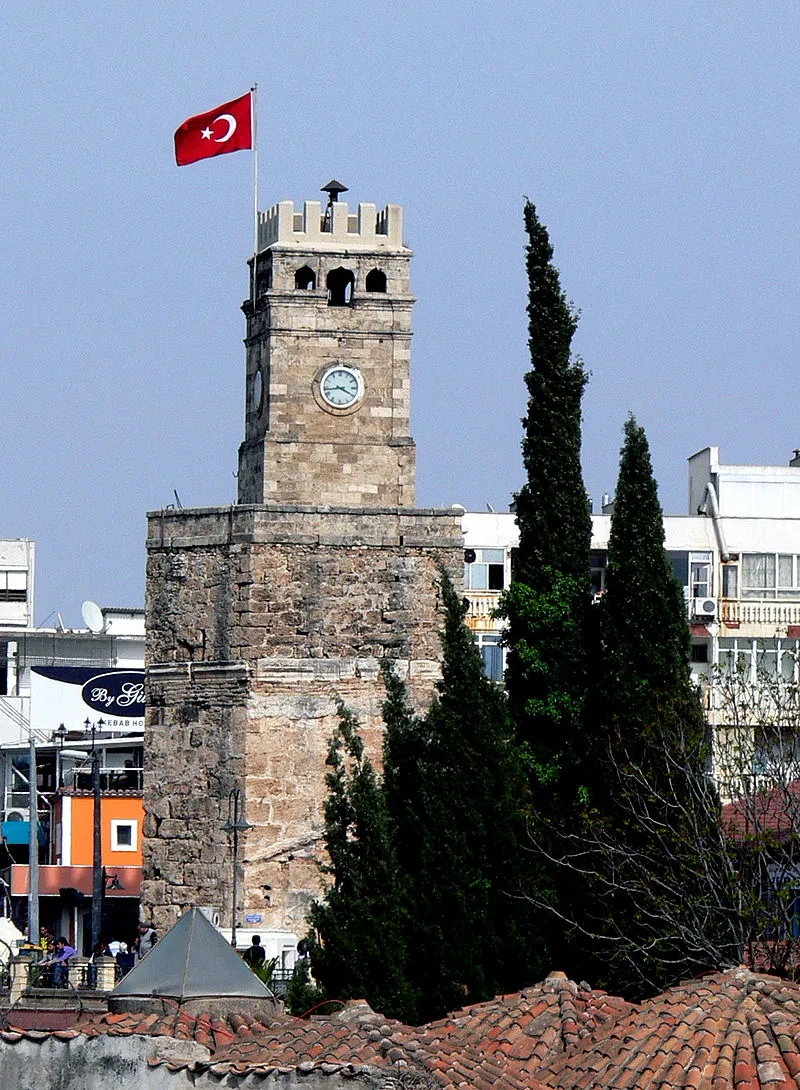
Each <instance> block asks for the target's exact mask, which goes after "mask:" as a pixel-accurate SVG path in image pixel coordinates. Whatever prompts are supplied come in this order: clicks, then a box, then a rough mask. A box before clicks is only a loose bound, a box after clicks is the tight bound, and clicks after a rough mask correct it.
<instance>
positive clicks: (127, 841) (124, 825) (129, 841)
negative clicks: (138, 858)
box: [111, 820, 139, 852]
mask: <svg viewBox="0 0 800 1090" xmlns="http://www.w3.org/2000/svg"><path fill="white" fill-rule="evenodd" d="M138 824H139V823H138V822H137V821H130V820H125V821H112V822H111V850H112V852H135V851H136V850H137V848H138V844H137V842H136V841H137V833H138V829H137V826H138Z"/></svg>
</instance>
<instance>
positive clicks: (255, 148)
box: [250, 83, 258, 306]
mask: <svg viewBox="0 0 800 1090" xmlns="http://www.w3.org/2000/svg"><path fill="white" fill-rule="evenodd" d="M250 96H251V104H252V111H253V114H252V122H253V306H255V304H256V275H257V273H258V109H257V98H258V84H257V83H254V84H253V86H252V87H251V88H250Z"/></svg>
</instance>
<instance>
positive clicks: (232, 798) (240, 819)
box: [222, 787, 252, 950]
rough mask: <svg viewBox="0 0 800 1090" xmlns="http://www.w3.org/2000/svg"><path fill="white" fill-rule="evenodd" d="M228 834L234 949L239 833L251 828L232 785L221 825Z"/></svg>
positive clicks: (236, 788) (234, 941) (237, 790)
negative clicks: (225, 814) (230, 859)
mask: <svg viewBox="0 0 800 1090" xmlns="http://www.w3.org/2000/svg"><path fill="white" fill-rule="evenodd" d="M222 828H223V831H224V832H226V833H227V834H228V836H232V837H233V895H232V899H231V900H232V904H231V946H232V947H233V948H234V950H235V949H236V871H237V868H238V866H239V833H243V832H244V831H245V830H246V829H251V828H252V826H251V825H250V822H249V821H246V820H245V816H244V799H243V798H242V792H241V789H240V788H238V787H234V789H233V791H231V793H230V794H229V795H228V820H227V821H226V822H225V824H224V825H223V826H222Z"/></svg>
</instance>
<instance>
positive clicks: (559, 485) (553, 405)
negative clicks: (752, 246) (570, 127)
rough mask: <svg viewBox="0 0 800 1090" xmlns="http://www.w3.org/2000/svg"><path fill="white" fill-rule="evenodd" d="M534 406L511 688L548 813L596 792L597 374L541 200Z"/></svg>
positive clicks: (532, 257) (503, 610)
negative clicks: (593, 469) (589, 437)
mask: <svg viewBox="0 0 800 1090" xmlns="http://www.w3.org/2000/svg"><path fill="white" fill-rule="evenodd" d="M525 228H526V231H527V234H528V246H527V271H528V285H529V288H528V330H529V337H528V343H529V347H530V355H531V369H530V371H528V373H527V375H526V376H525V381H526V384H527V388H528V408H527V413H526V415H525V418H524V420H523V426H524V437H523V441H522V455H523V462H524V467H525V473H526V480H525V483H524V484H523V486H522V488H521V489H520V491H519V493H518V494H517V496H516V515H517V524H518V526H519V535H520V540H519V551H518V560H517V564H516V569H515V572H514V573H513V580H512V584H511V586H510V588H509V589H508V590H507V591H506V592H505V594H504V595H503V598H502V600H501V605H500V614H501V616H502V617H503V618H504V619H505V622H506V642H507V644H508V648H509V654H508V666H507V672H506V687H507V690H508V696H509V702H510V707H511V712H512V716H513V719H514V722H515V724H516V729H517V732H518V737H519V739H520V740H521V741H522V742H524V743H525V745H526V746H527V748H528V752H529V759H530V763H531V768H532V772H533V782H534V787H535V794H536V799H535V801H536V806H537V809H538V808H541V807H542V806H544V807H545V808H546V809H547V810H553V809H556V808H559V807H561V808H563V809H566V808H569V807H571V806H572V805H574V804H575V802H576V800H577V799H579V798H581V797H583V795H585V792H586V784H585V780H586V775H587V770H586V762H585V758H584V753H583V742H584V738H583V734H582V730H581V724H582V718H583V707H584V703H585V695H586V678H585V675H586V660H587V627H588V619H589V602H590V588H589V545H590V541H591V519H590V514H589V506H588V501H587V497H586V490H585V488H584V485H583V480H582V477H581V464H580V447H581V398H582V396H583V390H584V387H585V385H586V381H587V376H586V372H585V371H584V368H583V364H582V362H581V360H580V359H579V358H578V357H576V356H574V355H573V354H572V352H571V344H572V337H573V334H574V333H575V329H576V327H577V321H578V317H577V313H576V311H575V310H574V308H573V307H572V306H571V305H570V303H569V302H568V301H567V298H566V296H565V295H564V292H563V291H562V289H561V284H560V281H559V276H558V272H557V270H556V268H555V267H554V265H553V262H552V258H553V248H552V246H551V244H550V239H549V237H548V234H547V229H546V228H545V226H544V225H543V224H542V223H541V222H540V221H539V218H538V216H537V214H536V209H535V208H534V206H533V204H531V202H530V201H527V202H526V204H525Z"/></svg>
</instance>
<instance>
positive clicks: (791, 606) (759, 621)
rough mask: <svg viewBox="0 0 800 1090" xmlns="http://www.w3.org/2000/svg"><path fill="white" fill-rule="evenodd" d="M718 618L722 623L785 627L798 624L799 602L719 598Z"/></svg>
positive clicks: (799, 620) (799, 617) (799, 615)
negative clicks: (739, 600)
mask: <svg viewBox="0 0 800 1090" xmlns="http://www.w3.org/2000/svg"><path fill="white" fill-rule="evenodd" d="M720 620H721V621H722V623H723V624H741V625H766V626H768V627H770V628H776V629H777V628H786V627H787V625H797V624H800V602H764V601H752V602H748V601H741V602H738V601H732V600H726V599H724V598H723V599H721V601H720Z"/></svg>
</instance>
